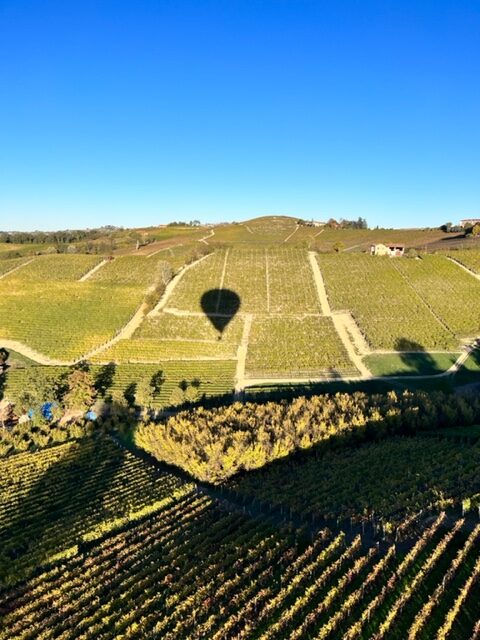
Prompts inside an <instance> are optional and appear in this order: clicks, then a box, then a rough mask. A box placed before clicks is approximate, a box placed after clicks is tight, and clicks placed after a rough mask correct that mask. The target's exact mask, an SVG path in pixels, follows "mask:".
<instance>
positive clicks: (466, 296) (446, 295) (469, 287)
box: [395, 256, 480, 338]
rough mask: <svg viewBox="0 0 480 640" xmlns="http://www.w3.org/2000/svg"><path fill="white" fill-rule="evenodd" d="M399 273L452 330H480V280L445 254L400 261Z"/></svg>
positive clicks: (465, 332) (467, 333)
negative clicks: (444, 255) (446, 257)
mask: <svg viewBox="0 0 480 640" xmlns="http://www.w3.org/2000/svg"><path fill="white" fill-rule="evenodd" d="M395 264H396V265H397V269H398V270H399V272H400V273H402V274H403V275H404V277H405V278H406V280H407V282H408V283H409V284H410V285H411V286H412V287H413V289H414V290H415V292H417V293H418V294H419V295H420V296H421V297H422V299H423V300H425V302H426V304H427V305H428V306H429V307H430V308H431V309H432V310H433V313H434V314H435V315H436V316H437V317H439V318H440V319H441V321H442V322H443V323H444V324H445V326H447V327H448V328H449V329H450V331H452V333H454V334H456V335H457V336H459V337H466V338H468V337H472V336H476V335H477V334H478V333H480V282H479V281H478V280H476V279H475V278H472V276H470V275H469V274H468V273H466V272H465V271H464V270H463V269H460V268H459V267H458V266H457V265H455V264H453V263H452V262H451V261H450V260H447V259H445V258H444V257H443V256H425V257H424V258H423V259H422V260H399V261H397V262H396V263H395Z"/></svg>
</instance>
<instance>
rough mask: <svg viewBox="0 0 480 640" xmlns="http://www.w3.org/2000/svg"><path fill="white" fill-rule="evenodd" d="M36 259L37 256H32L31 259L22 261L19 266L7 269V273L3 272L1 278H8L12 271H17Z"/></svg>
mask: <svg viewBox="0 0 480 640" xmlns="http://www.w3.org/2000/svg"><path fill="white" fill-rule="evenodd" d="M34 260H35V258H32V259H31V260H27V262H22V264H19V265H18V267H14V268H13V269H10V271H6V272H5V273H2V275H1V276H0V280H2V279H3V278H6V277H7V276H9V275H10V274H12V273H15V271H18V270H19V269H23V267H26V266H27V264H30V263H31V262H33V261H34Z"/></svg>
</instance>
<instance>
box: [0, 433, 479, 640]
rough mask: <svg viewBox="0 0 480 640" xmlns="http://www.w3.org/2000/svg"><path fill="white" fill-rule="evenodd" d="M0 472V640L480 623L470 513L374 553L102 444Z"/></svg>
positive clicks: (441, 628) (415, 632) (397, 635)
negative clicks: (219, 496) (0, 498)
mask: <svg viewBox="0 0 480 640" xmlns="http://www.w3.org/2000/svg"><path fill="white" fill-rule="evenodd" d="M0 464H3V465H4V466H5V465H8V468H5V469H2V471H3V472H4V473H2V474H1V477H2V478H5V471H7V472H8V478H9V479H8V480H6V481H5V479H3V480H0V482H2V484H3V486H2V493H3V494H4V495H6V497H7V499H6V501H5V502H4V503H2V508H1V511H0V526H1V533H0V536H1V540H2V560H1V562H2V564H3V563H5V564H4V565H3V566H6V571H4V572H2V575H3V576H4V577H3V583H2V585H1V586H0V638H2V639H5V640H7V639H8V640H10V639H11V638H19V639H20V638H22V639H26V638H39V639H40V638H41V639H43V638H51V637H59V636H61V637H63V638H71V639H72V640H73V639H75V640H77V639H81V638H85V639H86V638H99V637H101V638H112V639H113V638H119V637H125V638H127V637H128V638H139V637H162V638H165V639H169V640H176V639H177V638H211V639H212V640H213V639H215V640H223V639H225V638H232V640H233V638H252V639H254V638H255V639H263V640H267V639H270V638H271V639H273V638H275V639H278V640H280V639H283V638H287V637H288V638H299V639H300V638H302V639H307V638H339V637H342V638H392V639H398V640H404V639H405V638H409V639H410V638H411V639H414V638H423V639H429V638H447V637H449V638H465V639H468V638H470V637H471V635H472V633H473V629H474V627H475V625H476V624H477V621H478V607H477V606H476V603H477V602H478V596H479V595H480V592H479V581H478V577H479V574H480V556H479V551H480V546H479V536H480V526H479V525H477V524H475V523H474V522H473V521H472V520H471V519H470V518H463V519H462V518H451V517H447V516H446V515H445V514H443V513H441V514H440V515H438V516H437V517H434V518H432V519H431V520H430V522H428V523H426V524H425V525H424V526H423V527H422V529H421V531H419V533H418V534H417V535H416V536H415V537H413V538H410V539H408V541H407V542H403V543H401V544H398V543H395V542H394V541H393V540H385V541H384V542H382V544H374V543H372V542H369V541H368V540H367V539H366V538H363V537H362V536H361V535H354V534H348V533H346V532H344V531H342V530H340V531H337V532H335V531H333V530H332V529H328V528H325V527H323V528H319V529H315V530H313V529H309V528H308V527H303V528H302V529H299V528H297V527H294V526H292V525H289V524H288V520H285V522H284V523H283V524H282V523H281V522H278V521H277V520H275V519H272V518H271V517H269V515H268V513H263V512H261V511H259V510H257V512H256V515H255V516H252V515H251V514H250V513H248V512H247V511H245V508H244V507H241V506H240V504H238V505H237V504H236V503H235V502H230V501H229V500H224V499H220V500H219V499H217V498H214V497H212V496H209V495H207V494H205V493H204V492H203V491H200V492H199V491H198V490H197V491H195V486H194V485H192V484H191V483H185V482H184V481H182V480H179V479H177V478H175V477H174V476H172V475H171V474H169V473H166V472H164V471H162V470H160V469H156V468H155V467H150V466H149V464H148V463H145V462H142V461H138V460H137V459H136V458H134V457H133V456H132V455H131V454H129V453H128V452H126V451H124V450H123V449H120V448H118V447H117V446H116V445H114V444H113V443H110V442H102V441H98V440H97V441H94V442H80V443H76V444H75V443H74V444H68V445H62V446H60V447H55V448H53V449H49V450H47V451H44V452H42V453H37V454H22V455H17V456H15V457H13V458H12V459H10V460H7V461H5V462H4V463H0ZM53 487H54V488H55V489H54V490H52V488H53ZM20 523H24V526H20ZM32 540H35V544H34V545H33V544H32ZM12 557H13V558H14V559H13V560H12Z"/></svg>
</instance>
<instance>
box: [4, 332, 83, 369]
mask: <svg viewBox="0 0 480 640" xmlns="http://www.w3.org/2000/svg"><path fill="white" fill-rule="evenodd" d="M0 347H5V349H7V350H8V349H12V351H18V353H20V354H22V356H25V357H26V358H30V360H34V361H35V362H36V363H37V364H43V365H54V366H59V367H70V366H71V365H73V364H75V362H76V361H75V360H57V359H56V358H50V357H49V356H46V355H45V354H43V353H40V351H36V350H35V349H32V347H29V346H28V345H26V344H24V343H23V342H19V341H18V340H10V339H9V338H0Z"/></svg>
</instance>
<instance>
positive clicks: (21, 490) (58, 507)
mask: <svg viewBox="0 0 480 640" xmlns="http://www.w3.org/2000/svg"><path fill="white" fill-rule="evenodd" d="M0 469H1V473H0V493H1V495H2V503H1V506H0V567H1V569H2V570H1V571H0V573H1V575H2V576H3V577H4V578H3V579H4V580H6V581H7V582H11V581H12V580H14V579H15V578H16V577H17V576H19V575H23V574H24V573H28V572H29V571H30V570H31V569H33V568H35V566H36V565H37V564H39V563H41V562H45V561H47V560H48V559H49V558H50V557H52V556H54V555H55V554H58V553H60V552H62V551H65V550H66V549H68V548H69V547H70V546H72V545H76V544H78V543H79V542H80V541H81V540H82V539H88V538H91V537H92V536H94V537H95V536H98V535H100V534H101V532H104V531H108V530H109V529H110V528H112V527H114V526H115V524H118V523H120V522H123V520H124V519H126V520H127V521H128V519H129V518H132V517H133V516H134V514H135V512H139V511H141V510H142V508H145V507H146V506H148V507H150V508H152V506H154V505H156V504H159V503H160V502H161V501H162V500H165V499H168V500H170V499H172V497H173V496H175V495H177V494H181V493H185V492H186V491H188V490H191V488H192V486H191V485H186V484H184V483H183V482H182V481H181V480H179V479H178V478H176V477H175V476H172V475H170V474H168V473H162V474H161V473H159V472H158V471H157V470H156V469H155V468H154V467H152V466H149V465H148V464H146V463H144V462H142V461H140V460H138V459H137V458H135V457H134V456H133V455H132V454H130V453H128V452H126V451H124V450H120V449H119V448H118V447H117V446H116V445H114V444H113V443H112V442H110V441H99V440H91V439H86V440H81V441H79V442H72V443H66V444H63V445H59V446H57V447H53V448H50V449H46V450H43V451H40V452H38V453H33V454H32V453H25V454H18V455H15V456H11V457H9V458H6V459H5V460H3V461H0Z"/></svg>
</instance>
